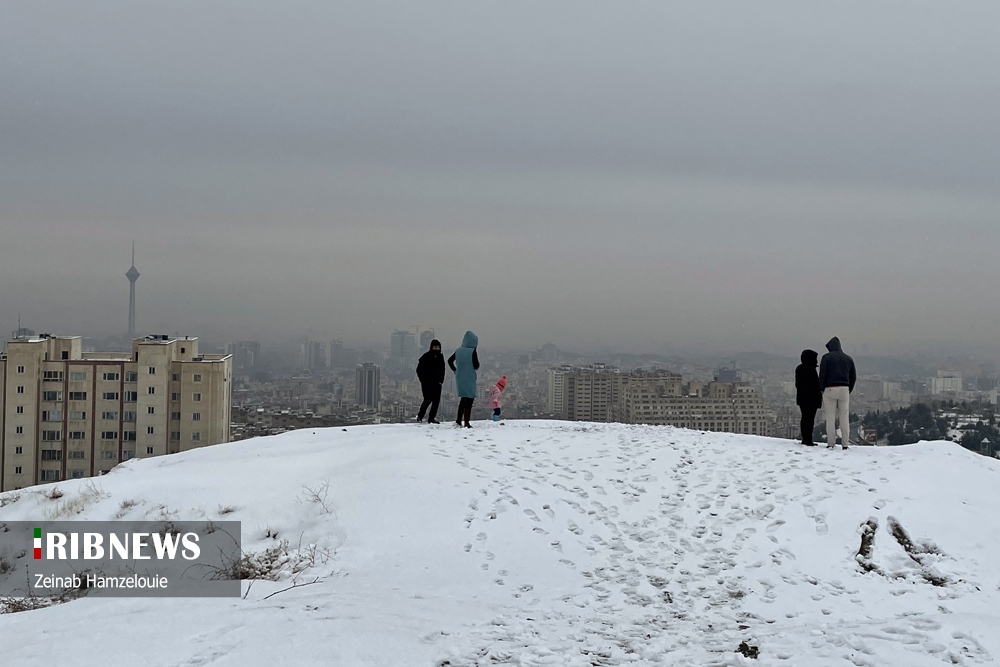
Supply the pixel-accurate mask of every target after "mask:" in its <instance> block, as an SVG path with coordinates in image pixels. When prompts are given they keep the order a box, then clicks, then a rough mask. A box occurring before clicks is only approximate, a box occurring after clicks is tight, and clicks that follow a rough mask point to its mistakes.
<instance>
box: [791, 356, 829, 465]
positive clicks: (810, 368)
mask: <svg viewBox="0 0 1000 667" xmlns="http://www.w3.org/2000/svg"><path fill="white" fill-rule="evenodd" d="M800 358H801V359H802V363H801V364H799V365H798V366H797V367H796V368H795V404H796V405H798V406H799V410H801V411H802V421H801V422H799V426H800V427H801V428H802V444H803V445H808V446H810V447H815V446H816V443H815V442H813V429H814V428H815V425H816V411H817V410H819V408H820V406H821V405H823V392H821V391H820V390H819V376H818V375H816V366H818V365H819V352H817V351H816V350H802V356H801V357H800Z"/></svg>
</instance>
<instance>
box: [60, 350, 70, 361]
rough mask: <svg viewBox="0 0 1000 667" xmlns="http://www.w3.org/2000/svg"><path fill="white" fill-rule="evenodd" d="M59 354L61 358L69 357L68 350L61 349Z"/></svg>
mask: <svg viewBox="0 0 1000 667" xmlns="http://www.w3.org/2000/svg"><path fill="white" fill-rule="evenodd" d="M60 356H61V358H63V359H69V351H68V350H63V351H62V355H60Z"/></svg>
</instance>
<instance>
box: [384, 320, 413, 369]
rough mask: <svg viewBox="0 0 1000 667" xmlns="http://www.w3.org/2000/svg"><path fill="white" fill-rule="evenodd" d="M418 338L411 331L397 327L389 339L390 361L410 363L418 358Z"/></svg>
mask: <svg viewBox="0 0 1000 667" xmlns="http://www.w3.org/2000/svg"><path fill="white" fill-rule="evenodd" d="M416 352H417V339H416V336H414V335H413V332H411V331H403V330H400V329H397V330H396V331H394V332H393V333H392V338H391V339H390V341H389V361H392V362H394V363H397V364H408V363H411V362H413V361H414V360H416V358H417V354H416Z"/></svg>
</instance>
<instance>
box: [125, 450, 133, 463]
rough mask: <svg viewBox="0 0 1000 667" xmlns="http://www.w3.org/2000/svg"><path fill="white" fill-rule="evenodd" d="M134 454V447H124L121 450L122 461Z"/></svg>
mask: <svg viewBox="0 0 1000 667" xmlns="http://www.w3.org/2000/svg"><path fill="white" fill-rule="evenodd" d="M134 456H135V450H134V449H124V450H122V461H128V460H129V459H130V458H132V457H134Z"/></svg>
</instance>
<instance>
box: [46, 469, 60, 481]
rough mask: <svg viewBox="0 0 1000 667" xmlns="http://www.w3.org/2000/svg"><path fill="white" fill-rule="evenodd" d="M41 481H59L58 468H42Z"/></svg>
mask: <svg viewBox="0 0 1000 667" xmlns="http://www.w3.org/2000/svg"><path fill="white" fill-rule="evenodd" d="M42 481H45V482H57V481H59V471H58V470H43V471H42Z"/></svg>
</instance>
